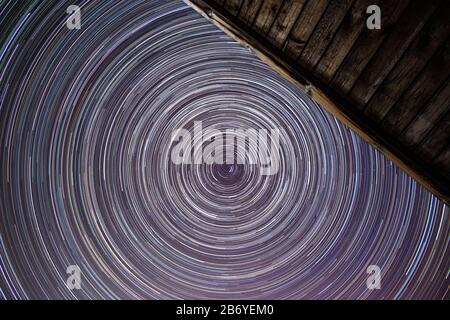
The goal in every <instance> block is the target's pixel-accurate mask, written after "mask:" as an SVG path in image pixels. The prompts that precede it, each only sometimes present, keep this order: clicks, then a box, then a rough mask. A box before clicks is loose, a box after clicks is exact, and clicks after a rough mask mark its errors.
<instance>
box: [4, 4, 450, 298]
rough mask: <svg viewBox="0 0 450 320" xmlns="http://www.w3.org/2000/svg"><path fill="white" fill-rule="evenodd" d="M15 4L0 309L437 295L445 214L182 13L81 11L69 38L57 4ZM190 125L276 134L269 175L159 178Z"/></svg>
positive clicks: (185, 172)
mask: <svg viewBox="0 0 450 320" xmlns="http://www.w3.org/2000/svg"><path fill="white" fill-rule="evenodd" d="M13 2H14V1H6V2H2V4H1V8H0V10H1V30H2V35H1V37H2V42H1V45H2V46H1V52H0V54H1V55H0V59H1V60H0V84H1V86H0V103H1V105H0V108H1V109H0V138H1V140H0V143H1V151H0V159H1V160H0V161H1V169H0V170H1V174H0V182H1V186H0V188H1V193H0V201H1V202H0V204H1V207H0V297H2V298H5V299H37V298H42V299H47V298H49V299H50V298H57V299H117V298H131V299H135V298H136V299H137V298H155V299H169V298H191V299H206V298H212V299H215V298H220V299H231V298H233V299H241V298H246V299H256V298H258V299H267V298H275V299H299V298H308V299H312V298H319V299H325V298H327V299H339V298H346V299H348V298H358V299H367V298H369V299H379V298H383V299H393V298H402V299H405V298H445V297H448V296H447V295H448V286H449V281H448V270H449V266H450V264H449V252H448V249H449V246H448V243H449V235H450V221H449V211H450V210H449V208H448V207H446V206H445V205H444V204H443V203H442V202H440V201H439V200H438V199H437V198H435V197H434V196H433V195H431V194H430V193H428V192H427V191H425V190H424V189H423V188H422V187H421V186H420V185H418V184H417V183H416V182H415V181H414V180H412V179H411V178H410V177H409V176H407V175H406V174H405V173H403V172H402V171H401V170H400V169H398V168H397V167H395V166H394V165H393V164H392V163H391V162H390V161H389V160H387V159H386V158H385V157H384V156H382V155H381V154H380V153H379V152H377V151H376V150H375V149H374V148H373V147H371V146H370V145H368V144H367V143H365V142H363V141H362V140H361V139H360V138H359V137H358V136H356V135H355V134H354V133H353V132H351V131H350V130H349V129H348V128H346V127H344V126H343V125H342V124H341V123H339V122H338V121H337V120H336V119H334V118H333V117H332V116H331V115H329V114H327V113H326V112H325V111H323V110H322V109H321V108H320V107H319V106H318V105H317V104H315V103H314V102H313V101H311V100H310V99H309V98H308V96H307V95H306V94H305V93H304V92H302V91H301V90H299V89H298V88H296V87H295V86H294V85H293V84H291V83H289V82H288V81H287V80H285V79H283V78H282V77H281V76H280V75H278V74H277V73H276V72H275V71H273V70H272V69H271V68H270V67H269V66H267V65H266V64H264V63H263V62H262V61H260V60H259V59H258V58H257V57H256V56H255V54H254V53H253V52H251V51H250V50H248V49H246V48H243V47H241V46H240V45H239V44H237V43H235V42H234V41H233V40H232V39H230V38H229V37H228V36H226V35H225V34H223V33H222V32H221V31H220V30H218V29H217V28H216V27H214V26H213V25H211V24H210V23H209V22H208V21H207V20H206V19H204V18H203V17H201V16H199V15H198V14H197V13H195V11H193V10H192V9H191V8H189V7H188V6H187V5H185V4H184V3H182V2H180V1H149V0H145V1H138V0H133V1H103V2H100V1H89V2H80V3H78V5H79V6H80V7H81V29H79V30H77V29H73V30H69V29H68V28H67V27H66V19H67V16H68V14H67V13H66V8H67V7H68V6H69V5H71V4H74V3H72V2H64V1H55V2H53V1H37V2H30V4H29V5H24V4H23V3H21V4H20V5H21V6H22V7H19V4H17V3H16V4H14V3H13ZM75 4H76V3H75ZM5 30H6V31H7V32H5V33H4V31H5ZM3 33H4V34H3ZM199 121H201V122H202V125H203V127H204V128H206V127H210V128H216V129H221V130H222V129H223V130H225V129H239V128H244V129H245V128H261V129H268V130H270V129H273V128H278V129H279V130H280V149H279V154H280V165H279V170H278V172H276V173H275V174H274V175H261V174H260V171H259V168H258V165H251V164H247V163H245V164H204V163H202V164H198V165H195V164H186V163H184V164H174V163H173V162H172V161H171V150H172V148H173V142H172V141H171V135H172V133H173V132H174V130H176V129H177V128H185V129H187V130H190V131H191V132H192V130H193V126H194V123H195V122H199ZM250 152H252V151H250ZM69 265H78V266H79V267H80V269H81V272H82V278H81V279H82V282H81V289H79V290H77V289H74V290H69V288H67V286H66V279H67V278H68V275H67V274H66V269H67V267H68V266H69ZM370 265H377V266H379V267H380V270H381V276H382V277H381V288H380V289H375V290H369V289H368V288H367V285H366V280H367V278H368V277H369V276H370V275H369V274H368V273H367V272H366V271H367V268H368V266H370Z"/></svg>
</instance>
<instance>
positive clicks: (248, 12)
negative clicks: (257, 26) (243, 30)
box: [239, 0, 263, 26]
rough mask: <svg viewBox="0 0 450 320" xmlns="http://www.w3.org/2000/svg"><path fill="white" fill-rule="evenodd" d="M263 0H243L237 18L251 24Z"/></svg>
mask: <svg viewBox="0 0 450 320" xmlns="http://www.w3.org/2000/svg"><path fill="white" fill-rule="evenodd" d="M262 3H263V0H244V2H243V3H242V6H241V10H240V12H239V19H240V20H241V21H244V23H245V24H247V25H249V26H251V25H252V24H253V21H254V20H255V18H256V15H257V13H258V11H259V8H261V5H262Z"/></svg>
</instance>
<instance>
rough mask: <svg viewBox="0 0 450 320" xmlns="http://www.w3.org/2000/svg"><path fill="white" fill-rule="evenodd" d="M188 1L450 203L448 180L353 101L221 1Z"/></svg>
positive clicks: (186, 0)
mask: <svg viewBox="0 0 450 320" xmlns="http://www.w3.org/2000/svg"><path fill="white" fill-rule="evenodd" d="M184 1H185V2H186V3H187V4H188V5H190V6H191V7H192V8H193V9H195V10H196V11H197V12H199V13H200V14H201V15H202V16H204V17H205V18H206V19H208V20H209V21H211V22H212V23H213V24H215V25H216V26H217V27H219V28H220V29H221V30H223V31H224V32H225V33H226V34H228V35H229V36H231V37H232V38H234V39H235V40H236V41H237V42H239V43H241V44H242V45H243V46H244V47H249V48H251V49H252V50H253V51H254V52H255V54H256V55H257V56H258V57H259V58H260V59H261V60H263V61H264V62H266V63H267V64H268V65H270V66H271V67H272V68H273V69H274V70H276V71H277V72H278V73H280V74H281V75H282V76H283V77H285V78H286V79H288V80H289V81H291V82H292V83H294V84H295V85H297V86H298V87H299V88H300V89H302V90H304V91H305V92H306V93H307V94H308V95H309V96H310V97H311V98H312V99H313V100H315V101H316V102H317V103H319V104H320V105H321V106H322V107H323V108H325V109H326V110H327V111H328V112H330V113H331V114H333V115H334V116H335V117H336V118H337V119H339V120H340V121H341V122H343V123H344V124H345V125H347V126H348V127H349V128H351V129H352V130H353V131H355V132H356V133H357V134H358V135H360V136H361V137H362V138H363V139H364V140H365V141H367V142H368V143H370V144H372V145H373V146H374V147H376V148H377V149H378V150H380V151H381V152H382V153H383V154H384V155H385V156H386V157H387V158H389V159H390V160H392V161H393V162H394V163H395V164H396V165H397V166H399V167H400V168H402V169H403V170H404V171H405V172H406V173H407V174H409V175H410V176H411V177H413V178H414V179H415V180H417V181H418V182H419V183H421V184H422V185H423V186H424V187H425V188H426V189H428V190H429V191H431V192H432V193H434V194H435V195H437V196H438V197H439V198H441V199H442V200H444V201H445V202H446V203H447V204H450V186H449V185H448V182H447V181H446V179H445V178H444V177H442V175H440V174H439V172H434V171H433V169H432V168H431V167H430V166H429V165H428V164H426V163H424V162H423V161H422V160H421V159H418V158H417V157H416V156H415V155H414V154H413V153H412V152H411V151H409V150H407V149H406V148H404V146H402V145H401V144H399V143H398V142H396V141H394V140H393V139H391V138H390V137H389V136H386V135H384V134H383V132H381V131H380V130H379V128H378V126H377V124H376V123H375V122H373V121H372V120H371V119H369V118H368V117H367V116H365V115H364V114H363V113H362V112H361V111H360V110H359V109H358V108H357V107H356V106H354V105H353V104H352V103H351V102H350V101H348V100H347V99H345V98H343V97H341V96H339V95H338V94H337V93H336V92H335V91H334V90H332V89H331V88H330V87H329V86H327V85H326V84H324V83H323V82H321V81H320V80H319V79H318V78H316V77H315V76H314V75H313V74H312V73H311V72H310V71H308V70H306V69H305V68H303V67H302V66H300V65H299V64H298V63H297V62H296V61H295V60H293V59H292V58H291V57H289V56H288V55H287V54H285V53H284V52H283V51H282V50H280V49H279V48H277V47H275V46H274V45H273V44H271V43H270V42H269V41H268V40H267V39H266V38H265V37H263V36H261V35H260V34H258V33H257V32H255V31H253V30H252V29H251V28H250V27H248V26H247V25H246V24H245V23H244V22H242V21H240V20H239V19H237V18H236V17H235V16H233V15H231V14H229V13H227V12H226V11H225V10H223V8H222V7H221V6H220V5H218V4H217V3H215V2H213V1H207V0H184Z"/></svg>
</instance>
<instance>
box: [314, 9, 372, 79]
mask: <svg viewBox="0 0 450 320" xmlns="http://www.w3.org/2000/svg"><path fill="white" fill-rule="evenodd" d="M378 2H379V1H377V0H358V1H356V2H355V3H353V5H352V7H351V9H350V11H349V12H348V13H347V14H346V15H345V17H344V20H343V21H342V24H341V25H340V27H339V29H338V31H337V33H336V35H335V36H334V38H333V41H332V42H331V43H330V45H329V46H328V48H327V50H326V51H325V53H324V54H323V56H322V58H321V59H320V60H319V62H318V63H317V66H316V69H315V70H314V72H315V73H316V75H317V77H319V79H321V80H322V81H324V82H328V81H330V80H331V78H332V77H333V75H334V74H335V72H336V70H337V69H338V68H339V66H340V64H341V63H342V61H343V60H344V58H345V57H346V55H347V53H348V52H349V51H350V49H351V48H352V46H353V44H354V42H355V41H356V39H357V38H358V35H359V34H360V33H361V31H362V30H363V29H364V28H366V10H367V7H368V6H369V5H372V4H375V5H378Z"/></svg>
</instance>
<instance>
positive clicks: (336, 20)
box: [299, 0, 352, 70]
mask: <svg viewBox="0 0 450 320" xmlns="http://www.w3.org/2000/svg"><path fill="white" fill-rule="evenodd" d="M351 4H352V0H341V1H331V3H330V4H329V5H328V7H327V9H326V10H325V13H324V14H323V16H322V18H321V19H320V21H319V23H318V25H317V26H316V27H315V29H314V32H313V34H312V35H311V37H310V38H309V40H308V43H307V44H306V46H305V48H304V49H303V51H302V53H301V54H300V57H299V62H300V64H301V65H302V66H304V67H305V68H307V69H309V70H312V69H314V67H315V66H316V64H317V62H318V61H319V59H320V57H321V56H322V54H323V53H324V52H325V50H326V48H327V46H328V44H329V43H330V41H331V40H332V39H333V36H334V34H335V32H336V30H337V29H338V27H339V25H340V24H341V22H342V20H343V19H344V16H345V14H346V13H347V11H348V9H349V8H350V6H351Z"/></svg>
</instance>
